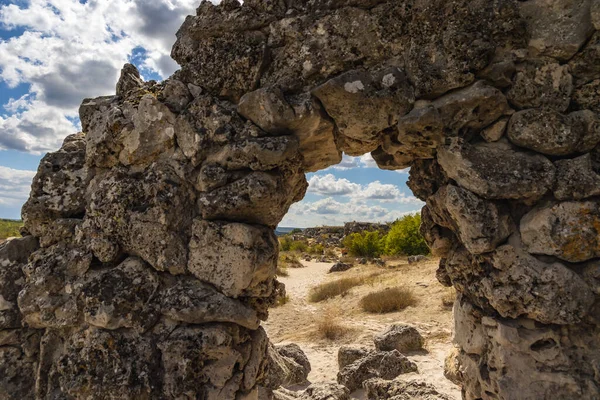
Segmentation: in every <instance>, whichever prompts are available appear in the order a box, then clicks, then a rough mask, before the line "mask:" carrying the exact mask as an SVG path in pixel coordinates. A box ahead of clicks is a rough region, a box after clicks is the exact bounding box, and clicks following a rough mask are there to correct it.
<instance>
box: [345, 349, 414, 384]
mask: <svg viewBox="0 0 600 400" xmlns="http://www.w3.org/2000/svg"><path fill="white" fill-rule="evenodd" d="M416 371H417V365H416V364H415V363H413V362H412V361H410V360H409V359H408V358H406V357H405V356H403V355H402V354H400V352H399V351H398V350H393V351H376V352H373V353H370V354H369V355H367V356H366V357H363V358H361V359H358V360H356V361H355V362H353V363H352V364H349V365H347V366H346V367H344V368H343V369H341V370H340V372H338V378H337V379H338V383H340V384H341V385H344V386H346V387H347V388H348V389H349V390H350V391H351V392H353V391H355V390H356V389H359V388H361V387H362V384H363V382H365V381H366V380H367V379H371V378H382V379H386V380H391V379H394V378H395V377H397V376H398V375H400V374H406V373H409V372H416Z"/></svg>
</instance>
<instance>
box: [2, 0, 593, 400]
mask: <svg viewBox="0 0 600 400" xmlns="http://www.w3.org/2000/svg"><path fill="white" fill-rule="evenodd" d="M598 28H600V4H599V2H598V1H597V0H529V1H516V0H403V1H385V0H309V1H296V0H247V1H245V2H244V5H243V6H241V5H240V4H238V3H237V2H236V1H232V0H226V1H223V2H222V3H221V4H220V5H219V6H214V5H212V4H211V3H209V2H204V3H202V5H201V6H200V7H199V8H198V11H197V16H191V17H188V19H187V20H186V21H185V23H184V25H183V26H182V28H181V30H180V31H179V33H178V40H177V43H176V44H175V46H174V48H173V53H172V55H173V58H174V59H175V60H176V61H177V62H178V63H179V64H180V65H181V70H180V71H178V72H177V73H175V74H174V75H173V76H172V77H171V78H169V79H167V80H166V81H164V82H162V83H156V82H142V81H141V79H140V77H139V74H138V73H137V71H136V70H135V68H134V67H132V66H126V67H125V68H124V70H123V74H122V77H121V79H120V81H119V83H118V85H117V93H116V96H110V97H102V98H97V99H87V100H85V101H84V103H83V104H82V106H81V109H80V117H81V122H82V126H83V133H80V134H77V135H73V136H70V137H68V138H67V139H66V140H65V143H64V145H63V147H62V148H61V150H59V151H58V152H56V153H52V154H49V155H47V156H46V157H45V158H44V159H43V160H42V163H41V165H40V168H39V171H38V174H37V176H36V178H35V180H34V183H33V186H32V193H31V197H30V199H29V201H28V202H27V204H26V205H25V207H24V208H23V217H24V220H25V228H26V230H27V232H28V236H26V237H25V238H23V239H19V240H14V241H11V242H9V243H8V244H5V245H3V246H2V247H0V398H3V399H4V398H6V399H29V398H38V399H88V398H89V399H92V398H94V399H95V398H98V399H181V398H201V399H219V400H221V399H225V400H227V399H237V400H241V399H258V398H259V386H262V387H266V388H267V390H262V391H261V392H260V393H263V394H264V393H267V392H268V389H269V388H276V387H277V386H279V384H280V383H281V381H278V380H277V379H276V378H274V377H273V375H272V374H270V373H269V365H268V364H267V362H266V359H267V353H268V351H269V344H268V339H267V338H266V335H265V333H264V331H263V330H262V328H260V327H259V324H260V320H264V319H265V318H266V317H267V313H268V308H269V306H270V305H271V304H272V303H273V301H274V297H275V294H276V293H277V292H278V291H279V290H281V288H280V285H279V284H278V283H277V282H276V281H275V279H274V274H275V268H276V262H277V252H278V248H277V247H278V245H277V240H276V238H275V236H274V232H273V229H274V227H275V226H276V225H277V224H278V223H279V221H280V220H281V219H282V217H283V216H284V215H285V213H286V212H287V210H288V208H289V206H290V205H291V204H292V203H293V202H296V201H299V200H300V199H302V197H303V196H304V193H305V191H306V187H307V182H306V179H305V176H304V173H305V172H308V171H317V170H319V169H323V168H325V167H327V166H330V165H334V164H336V163H338V162H339V161H340V160H341V154H342V152H345V153H347V154H350V155H361V154H365V153H367V152H372V155H373V157H374V158H375V160H376V161H377V163H378V165H379V166H380V167H381V168H385V169H401V168H406V167H411V173H410V174H411V178H410V187H411V188H412V190H413V192H414V193H415V195H416V196H418V197H419V198H421V199H423V200H425V201H426V202H427V206H426V207H425V208H424V209H423V214H422V215H423V233H424V234H425V236H426V238H427V241H428V242H429V244H430V245H431V248H432V251H433V252H434V254H436V255H439V256H440V257H442V262H441V265H440V270H439V273H438V277H439V279H440V281H441V282H442V283H444V284H446V285H453V286H454V287H455V288H456V289H457V291H458V293H459V300H458V301H457V304H456V307H455V319H456V343H457V344H458V345H459V346H460V355H459V361H460V363H461V366H462V367H461V368H462V374H461V375H462V376H461V381H462V384H463V386H464V395H465V398H467V399H478V398H484V399H546V398H553V399H554V398H556V399H573V398H580V399H597V398H600V389H599V387H600V382H599V379H600V378H599V372H598V371H599V369H600V346H599V343H598V342H599V341H600V329H599V326H600V322H599V319H598V318H599V317H600V314H599V313H598V307H597V304H598V301H597V300H598V296H600V264H599V263H598V259H599V258H600V257H599V256H600V239H599V237H600V236H599V233H600V202H599V201H598V196H599V195H600V185H599V183H600V175H599V174H598V172H600V164H598V163H599V162H600V158H599V157H598V147H597V145H598V142H600V128H599V123H598V112H600V105H599V101H600V89H599V88H600V62H599V58H600V41H599V38H600V36H599V35H600V34H599V33H597V32H596V29H598ZM263 394H261V395H260V396H263Z"/></svg>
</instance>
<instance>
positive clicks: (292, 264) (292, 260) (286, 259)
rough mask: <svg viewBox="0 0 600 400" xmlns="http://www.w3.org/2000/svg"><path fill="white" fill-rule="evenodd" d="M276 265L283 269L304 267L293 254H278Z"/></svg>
mask: <svg viewBox="0 0 600 400" xmlns="http://www.w3.org/2000/svg"><path fill="white" fill-rule="evenodd" d="M278 265H281V266H282V267H284V268H304V265H302V263H301V262H300V261H299V260H298V256H296V255H294V254H280V255H279V262H278Z"/></svg>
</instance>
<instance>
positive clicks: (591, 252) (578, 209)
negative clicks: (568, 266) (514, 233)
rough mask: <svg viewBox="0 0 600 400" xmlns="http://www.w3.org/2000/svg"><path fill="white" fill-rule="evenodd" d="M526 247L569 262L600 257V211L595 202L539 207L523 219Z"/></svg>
mask: <svg viewBox="0 0 600 400" xmlns="http://www.w3.org/2000/svg"><path fill="white" fill-rule="evenodd" d="M521 235H522V237H523V243H524V244H525V248H526V249H527V251H529V252H530V253H532V254H546V255H550V256H555V257H558V258H560V259H562V260H565V261H570V262H582V261H587V260H589V259H592V258H596V257H599V256H600V236H599V235H600V208H599V206H598V204H597V203H596V202H594V201H582V202H577V201H566V202H562V203H555V204H550V205H547V206H541V207H537V208H535V209H533V210H531V211H530V212H529V213H527V214H526V215H525V216H524V217H523V219H521Z"/></svg>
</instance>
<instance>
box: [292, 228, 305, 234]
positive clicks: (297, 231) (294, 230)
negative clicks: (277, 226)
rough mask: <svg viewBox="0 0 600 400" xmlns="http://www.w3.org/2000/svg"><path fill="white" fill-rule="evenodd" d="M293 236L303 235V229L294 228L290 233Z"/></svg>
mask: <svg viewBox="0 0 600 400" xmlns="http://www.w3.org/2000/svg"><path fill="white" fill-rule="evenodd" d="M290 233H291V234H292V235H294V234H296V233H302V229H300V228H294V229H292V231H291V232H290Z"/></svg>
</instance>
